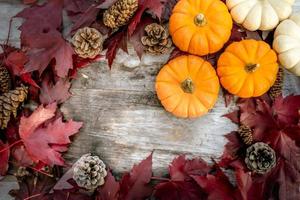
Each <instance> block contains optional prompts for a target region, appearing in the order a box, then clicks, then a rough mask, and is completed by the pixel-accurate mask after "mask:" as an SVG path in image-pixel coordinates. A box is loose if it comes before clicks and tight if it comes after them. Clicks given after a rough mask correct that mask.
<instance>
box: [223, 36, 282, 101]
mask: <svg viewBox="0 0 300 200" xmlns="http://www.w3.org/2000/svg"><path fill="white" fill-rule="evenodd" d="M278 69H279V67H278V64H277V55H276V53H275V52H274V51H273V50H272V49H271V48H270V46H269V45H268V44H267V43H265V42H263V41H256V40H243V41H241V42H234V43H232V44H231V45H229V46H228V47H227V48H226V50H225V52H224V53H223V54H222V55H221V56H220V58H219V60H218V68H217V72H218V75H219V77H220V81H221V84H222V85H223V87H224V88H225V89H226V90H227V91H229V92H230V93H232V94H235V95H237V96H239V97H242V98H249V97H257V96H261V95H263V94H264V93H266V92H267V91H268V90H269V89H270V87H271V86H272V85H273V84H274V82H275V80H276V75H277V72H278Z"/></svg>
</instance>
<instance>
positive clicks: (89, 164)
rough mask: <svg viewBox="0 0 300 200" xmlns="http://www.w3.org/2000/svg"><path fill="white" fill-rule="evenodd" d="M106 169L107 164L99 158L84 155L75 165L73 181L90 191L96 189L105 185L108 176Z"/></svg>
mask: <svg viewBox="0 0 300 200" xmlns="http://www.w3.org/2000/svg"><path fill="white" fill-rule="evenodd" d="M105 167H106V166H105V164H104V163H103V161H102V160H100V158H99V157H98V156H92V155H91V154H86V155H83V156H82V157H81V158H80V159H79V160H78V161H77V162H76V163H75V164H74V171H73V172H74V175H73V179H74V180H75V181H76V183H77V184H78V186H80V187H83V188H86V189H88V190H93V189H96V188H97V187H98V186H100V185H103V184H104V178H105V177H106V175H107V172H106V169H105Z"/></svg>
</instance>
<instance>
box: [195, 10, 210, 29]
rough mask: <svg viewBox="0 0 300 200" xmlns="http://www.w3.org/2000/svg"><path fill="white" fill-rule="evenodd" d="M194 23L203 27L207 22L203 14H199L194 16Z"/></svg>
mask: <svg viewBox="0 0 300 200" xmlns="http://www.w3.org/2000/svg"><path fill="white" fill-rule="evenodd" d="M194 23H195V24H196V25H197V26H205V25H206V24H207V20H206V18H205V16H204V14H202V13H199V14H198V15H196V17H195V18H194Z"/></svg>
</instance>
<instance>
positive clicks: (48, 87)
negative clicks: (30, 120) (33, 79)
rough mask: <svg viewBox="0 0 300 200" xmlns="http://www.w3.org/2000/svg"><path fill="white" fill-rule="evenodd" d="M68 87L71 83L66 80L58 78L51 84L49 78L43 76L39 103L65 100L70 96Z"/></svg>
mask: <svg viewBox="0 0 300 200" xmlns="http://www.w3.org/2000/svg"><path fill="white" fill-rule="evenodd" d="M70 87H71V83H70V82H69V81H68V80H63V79H58V81H57V82H56V83H55V84H52V83H51V82H50V80H48V79H46V78H45V79H44V80H43V82H42V86H41V90H40V101H41V103H42V104H50V103H53V102H57V103H63V102H65V101H66V100H67V99H69V98H70V97H71V93H70V92H69V89H70Z"/></svg>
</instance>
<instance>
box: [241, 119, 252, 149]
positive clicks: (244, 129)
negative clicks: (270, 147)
mask: <svg viewBox="0 0 300 200" xmlns="http://www.w3.org/2000/svg"><path fill="white" fill-rule="evenodd" d="M238 133H239V136H240V137H241V139H242V140H243V142H244V143H245V144H246V145H251V144H252V142H253V137H252V130H251V128H250V127H248V126H246V125H243V124H242V125H241V126H240V127H239V130H238Z"/></svg>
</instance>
